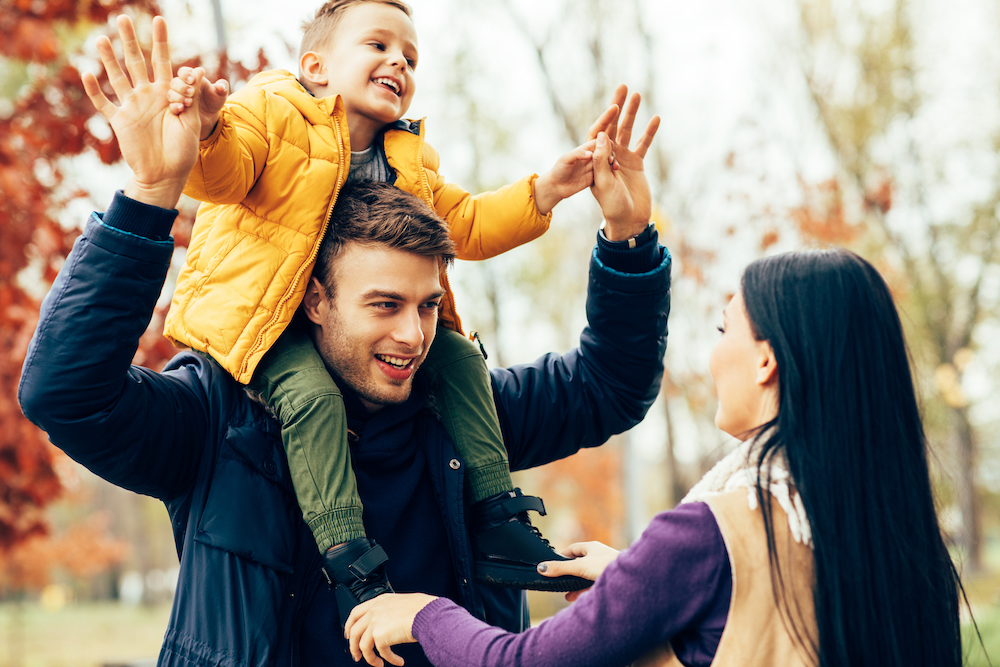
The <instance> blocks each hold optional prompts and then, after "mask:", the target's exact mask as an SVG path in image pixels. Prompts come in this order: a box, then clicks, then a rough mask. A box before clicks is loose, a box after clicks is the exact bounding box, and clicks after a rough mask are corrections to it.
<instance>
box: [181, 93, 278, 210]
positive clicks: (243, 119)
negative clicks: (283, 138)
mask: <svg viewBox="0 0 1000 667" xmlns="http://www.w3.org/2000/svg"><path fill="white" fill-rule="evenodd" d="M266 118H267V94H266V93H265V92H264V91H263V90H261V89H260V88H257V87H255V86H248V87H246V88H244V89H243V90H241V91H239V92H238V93H236V94H234V95H233V96H232V97H230V98H229V100H228V101H227V102H226V105H225V106H224V107H223V108H222V113H221V114H220V115H219V122H218V124H217V125H216V126H215V130H214V131H213V132H212V134H211V135H210V136H209V137H208V138H207V139H205V140H203V141H202V142H201V143H200V144H199V146H198V161H197V162H196V163H195V165H194V169H193V170H192V171H191V176H190V177H188V182H187V185H186V186H185V188H184V194H186V195H188V196H189V197H193V198H195V199H197V200H199V201H204V202H209V203H211V204H237V203H239V202H241V201H243V200H244V199H246V197H247V195H248V194H249V192H250V189H251V188H253V186H254V184H255V183H256V182H257V179H258V178H259V177H260V174H261V172H262V171H263V169H264V164H265V162H266V161H267V156H268V151H269V150H270V146H269V144H268V134H267V123H266Z"/></svg>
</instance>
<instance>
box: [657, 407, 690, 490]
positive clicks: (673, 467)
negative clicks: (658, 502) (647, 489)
mask: <svg viewBox="0 0 1000 667" xmlns="http://www.w3.org/2000/svg"><path fill="white" fill-rule="evenodd" d="M661 398H662V399H663V422H664V424H665V425H666V428H665V429H664V430H665V431H666V434H665V435H666V454H665V456H664V465H665V466H666V478H667V479H666V482H667V493H666V506H667V507H676V506H677V503H679V502H680V500H681V498H683V497H684V493H685V490H684V487H683V485H682V484H681V475H680V470H678V469H677V456H676V455H675V454H674V421H673V416H672V415H671V414H670V401H668V400H667V397H666V396H665V395H663V396H661Z"/></svg>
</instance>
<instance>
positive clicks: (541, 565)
mask: <svg viewBox="0 0 1000 667" xmlns="http://www.w3.org/2000/svg"><path fill="white" fill-rule="evenodd" d="M548 569H549V566H548V565H546V564H545V563H539V564H538V571H539V572H547V571H548Z"/></svg>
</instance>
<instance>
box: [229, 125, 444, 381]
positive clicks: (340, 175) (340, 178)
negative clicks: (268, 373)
mask: <svg viewBox="0 0 1000 667" xmlns="http://www.w3.org/2000/svg"><path fill="white" fill-rule="evenodd" d="M333 129H334V132H336V134H337V143H338V144H339V145H340V164H339V169H338V172H337V182H336V184H335V185H334V190H333V197H331V198H330V205H329V206H328V207H327V210H326V218H325V222H324V223H323V228H322V229H321V230H320V231H319V237H318V238H317V239H316V243H315V244H314V245H313V248H312V252H310V253H309V259H307V260H306V262H305V264H303V265H302V266H301V267H300V268H299V270H298V271H297V272H296V273H295V277H294V278H293V279H292V284H291V285H290V286H289V288H288V289H287V290H286V291H285V293H284V294H283V295H282V297H281V300H280V301H279V302H278V307H277V308H275V309H274V314H273V315H271V319H270V320H268V321H267V324H265V325H264V326H263V327H261V329H260V331H259V332H258V333H257V337H256V338H255V339H254V342H253V345H251V346H250V350H249V351H248V352H247V353H246V355H244V357H243V363H242V364H241V365H240V372H239V377H243V376H244V375H245V374H246V372H247V366H248V365H249V364H250V359H251V358H252V357H253V355H254V354H255V353H256V352H257V350H258V349H259V348H260V346H261V345H263V344H264V334H265V333H266V332H267V331H269V330H270V329H271V327H273V326H274V325H275V324H276V323H277V321H278V316H279V315H280V314H281V312H282V309H283V307H284V305H285V303H286V302H287V301H288V300H289V299H290V298H291V296H292V294H294V293H295V290H296V289H297V288H298V286H299V281H300V280H302V275H303V274H304V273H305V272H306V269H307V268H310V267H312V266H313V264H315V262H316V255H318V254H319V246H320V244H321V243H323V239H324V238H325V237H326V228H327V227H328V226H329V225H330V218H332V217H333V207H334V206H336V205H337V197H339V196H340V189H341V188H342V187H343V185H344V180H345V176H344V167H345V166H346V165H345V164H344V159H345V157H346V155H345V154H346V153H347V150H346V149H345V148H346V147H345V146H344V137H343V134H342V133H341V131H340V123H339V122H338V121H337V118H336V107H334V120H333ZM456 317H457V315H456ZM249 380H250V378H247V381H248V382H249Z"/></svg>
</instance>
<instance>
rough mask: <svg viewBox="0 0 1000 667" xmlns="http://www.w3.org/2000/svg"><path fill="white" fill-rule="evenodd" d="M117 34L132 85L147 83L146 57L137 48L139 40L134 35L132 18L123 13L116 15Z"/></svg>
mask: <svg viewBox="0 0 1000 667" xmlns="http://www.w3.org/2000/svg"><path fill="white" fill-rule="evenodd" d="M118 36H119V37H120V38H121V40H122V51H123V52H124V54H125V67H126V68H127V69H128V75H129V76H130V77H131V78H132V85H133V86H140V85H142V84H144V83H149V73H148V72H147V71H146V58H145V57H144V56H143V55H142V49H140V48H139V40H138V39H136V36H135V28H134V27H133V26H132V19H130V18H129V17H127V16H125V15H124V14H123V15H121V16H119V17H118Z"/></svg>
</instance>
